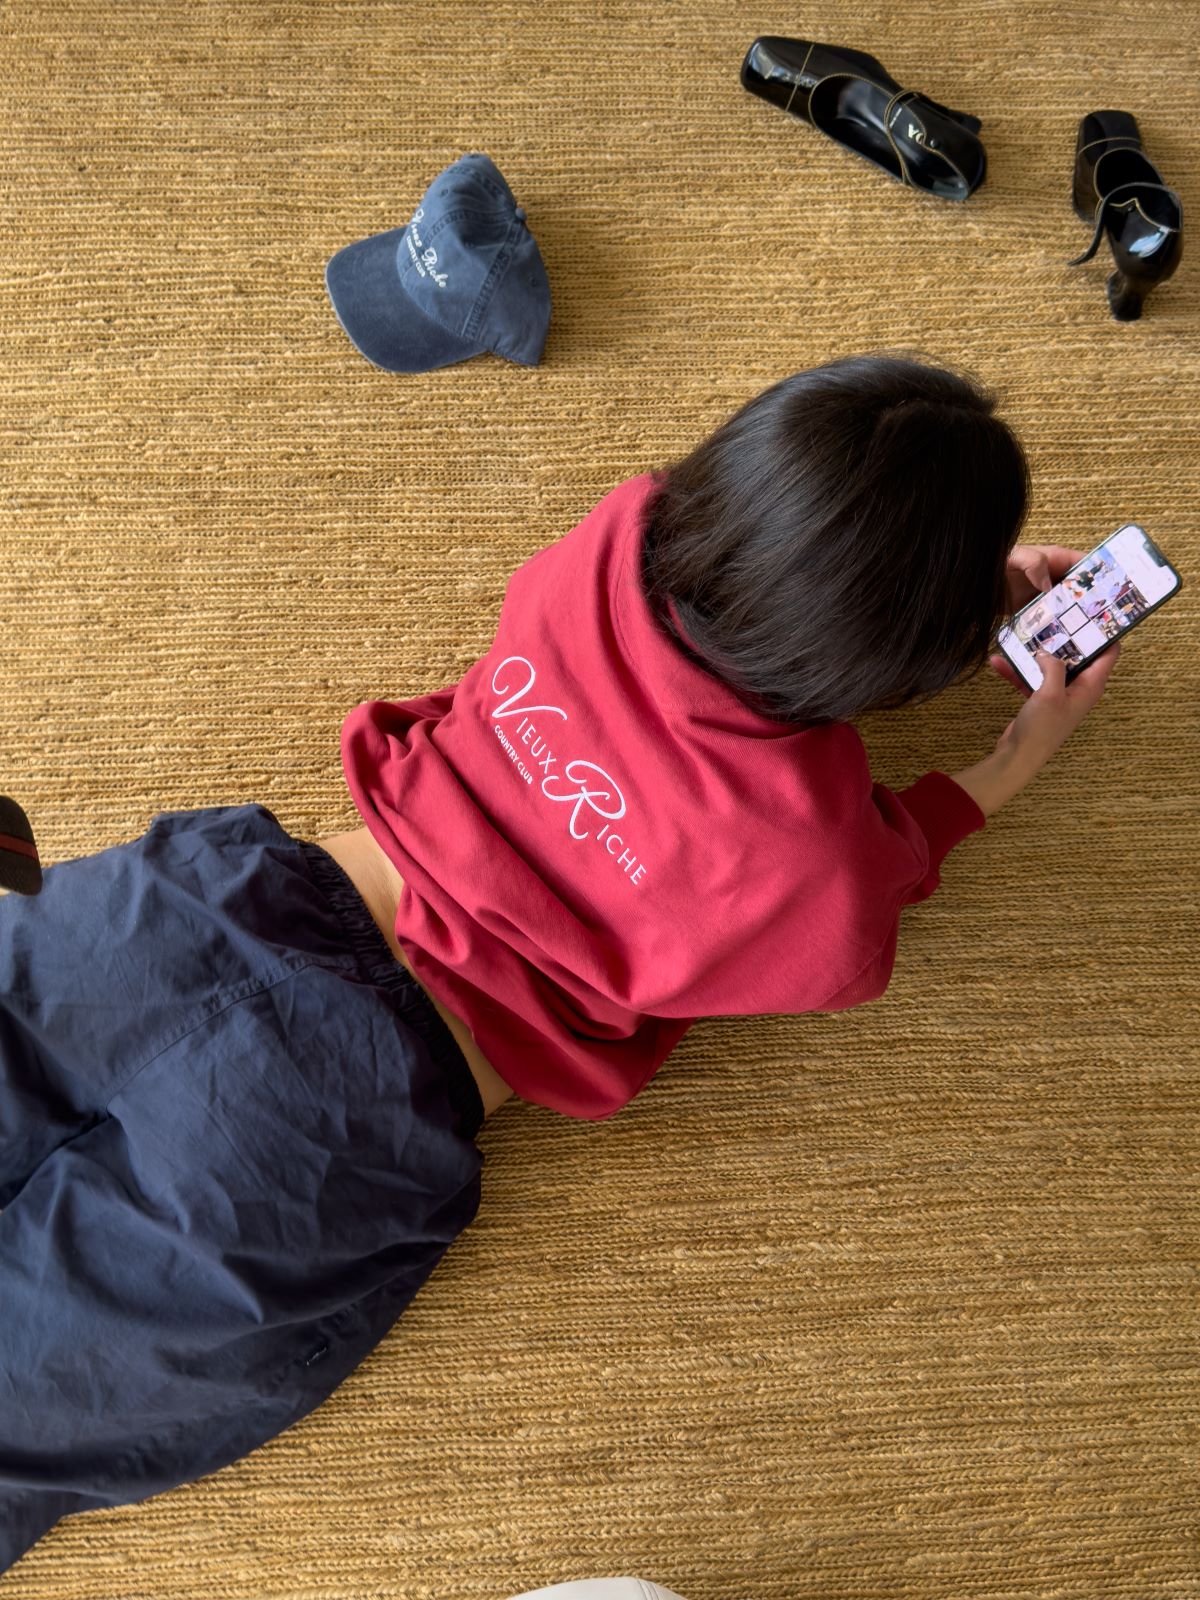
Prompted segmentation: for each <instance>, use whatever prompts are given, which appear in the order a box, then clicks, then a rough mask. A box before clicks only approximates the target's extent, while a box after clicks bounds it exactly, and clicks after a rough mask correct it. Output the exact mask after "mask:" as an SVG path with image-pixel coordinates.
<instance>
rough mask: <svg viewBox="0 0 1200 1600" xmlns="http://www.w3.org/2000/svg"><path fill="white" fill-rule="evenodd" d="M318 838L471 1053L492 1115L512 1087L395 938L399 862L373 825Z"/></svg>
mask: <svg viewBox="0 0 1200 1600" xmlns="http://www.w3.org/2000/svg"><path fill="white" fill-rule="evenodd" d="M313 842H314V843H315V844H319V845H320V847H321V849H322V850H324V851H326V852H327V853H328V854H329V855H331V856H332V857H333V859H334V860H335V861H336V862H337V864H338V866H339V867H341V869H342V871H343V872H344V873H345V874H346V876H347V877H348V878H349V879H350V881H351V883H353V885H354V887H355V888H356V889H357V890H358V892H359V894H360V895H362V897H363V899H364V901H365V902H366V905H367V909H368V910H369V911H370V913H371V916H372V917H373V918H374V919H375V922H376V924H377V925H378V927H379V931H380V933H382V934H383V937H384V938H385V939H386V940H387V944H388V949H389V950H390V951H391V952H392V954H393V955H394V956H395V958H396V960H397V961H399V962H400V964H401V965H402V966H403V967H404V968H405V969H406V970H407V971H408V972H409V973H410V974H411V976H412V977H413V979H414V980H415V982H416V983H417V985H418V986H419V987H420V988H421V989H422V990H423V991H424V992H425V994H427V995H429V998H430V1000H431V1001H432V1002H433V1005H434V1008H435V1009H436V1011H437V1013H438V1015H439V1016H440V1017H441V1019H442V1021H443V1022H444V1023H445V1024H446V1026H447V1027H448V1028H449V1029H450V1032H451V1033H452V1034H453V1035H454V1037H455V1039H456V1040H457V1042H458V1046H459V1048H460V1049H461V1051H462V1053H463V1055H464V1056H465V1057H466V1058H467V1065H468V1066H469V1067H470V1069H471V1072H472V1073H473V1075H474V1078H475V1082H476V1083H477V1084H478V1085H479V1094H480V1098H481V1099H482V1101H483V1110H484V1115H485V1116H490V1115H491V1114H492V1112H493V1111H495V1109H496V1107H497V1106H500V1105H503V1104H504V1102H505V1101H506V1100H508V1099H509V1098H510V1097H511V1095H512V1092H513V1091H512V1090H511V1089H510V1088H509V1086H508V1084H507V1083H505V1081H504V1079H503V1078H502V1077H501V1076H500V1074H499V1073H498V1072H497V1071H496V1069H495V1067H493V1066H492V1065H491V1064H490V1062H488V1061H487V1060H486V1059H485V1057H484V1055H483V1052H482V1051H481V1050H480V1048H479V1046H478V1045H477V1044H476V1043H475V1040H474V1038H473V1037H472V1034H471V1030H470V1028H468V1026H467V1024H466V1023H465V1022H464V1021H463V1019H462V1018H461V1017H459V1016H456V1015H455V1014H454V1012H453V1011H451V1010H449V1009H448V1007H446V1006H444V1005H443V1004H442V1002H441V1001H440V1000H438V999H437V998H436V997H435V996H434V995H432V994H429V990H428V989H427V988H426V987H425V985H424V984H423V983H422V982H421V980H420V978H418V977H417V975H416V973H415V972H413V969H412V963H411V962H410V961H409V959H408V957H407V956H406V955H405V953H404V951H403V950H402V949H401V947H400V942H399V940H398V939H397V938H396V908H397V907H398V906H399V904H400V895H401V892H402V891H403V889H404V879H403V878H402V877H401V876H400V874H399V873H398V872H397V871H396V867H395V864H394V863H393V862H392V861H390V860H389V859H388V857H387V856H386V855H384V853H383V851H382V850H381V849H380V847H379V846H378V845H377V844H376V843H375V840H374V838H373V837H372V835H371V832H370V830H369V829H368V828H365V827H363V828H355V829H354V830H353V832H351V833H335V834H332V835H331V836H330V837H329V838H327V839H316V840H314V841H313Z"/></svg>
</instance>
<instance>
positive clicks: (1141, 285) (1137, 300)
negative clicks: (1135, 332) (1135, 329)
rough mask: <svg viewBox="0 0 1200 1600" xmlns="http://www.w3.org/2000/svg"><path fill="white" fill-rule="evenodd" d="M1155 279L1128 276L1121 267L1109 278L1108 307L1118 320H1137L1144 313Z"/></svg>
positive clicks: (1107, 288)
mask: <svg viewBox="0 0 1200 1600" xmlns="http://www.w3.org/2000/svg"><path fill="white" fill-rule="evenodd" d="M1154 283H1155V280H1153V279H1146V278H1129V277H1126V275H1125V273H1123V272H1122V271H1121V270H1120V269H1119V268H1118V270H1117V271H1116V272H1114V273H1113V275H1112V277H1111V278H1109V280H1108V284H1107V286H1106V292H1107V294H1108V308H1109V310H1110V311H1111V312H1112V314H1113V316H1114V317H1116V319H1117V321H1118V322H1136V321H1137V320H1138V318H1139V317H1140V316H1141V314H1142V306H1143V304H1144V303H1145V301H1146V299H1147V297H1148V295H1149V293H1150V291H1151V289H1153V288H1154Z"/></svg>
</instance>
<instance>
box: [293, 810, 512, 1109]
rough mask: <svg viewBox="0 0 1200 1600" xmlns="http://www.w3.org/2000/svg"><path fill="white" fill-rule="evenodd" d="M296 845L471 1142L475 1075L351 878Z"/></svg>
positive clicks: (324, 856) (323, 853) (315, 848)
mask: <svg viewBox="0 0 1200 1600" xmlns="http://www.w3.org/2000/svg"><path fill="white" fill-rule="evenodd" d="M296 843H297V844H298V845H299V846H300V849H301V850H302V852H303V853H304V858H305V860H306V862H307V863H308V866H309V870H310V871H311V872H312V875H313V880H314V882H316V883H318V884H319V885H320V886H321V888H322V889H324V890H325V892H326V894H327V895H328V896H329V903H330V905H332V907H333V909H334V910H335V911H336V912H337V915H338V917H339V919H340V920H341V922H342V924H343V926H344V927H345V930H346V941H347V943H348V945H349V946H350V948H351V950H353V952H354V954H355V956H356V957H357V959H358V963H359V966H360V968H361V969H362V972H363V976H364V977H367V978H369V979H370V980H371V982H372V983H374V984H377V985H378V986H379V987H380V988H381V989H386V990H387V992H388V995H389V996H390V998H391V1000H392V1002H393V1004H394V1005H395V1007H396V1010H397V1012H398V1013H399V1015H400V1016H401V1018H402V1019H403V1020H404V1021H405V1022H407V1023H408V1024H409V1025H410V1026H411V1027H412V1028H414V1029H415V1030H416V1031H417V1032H418V1033H419V1034H420V1035H421V1037H422V1038H423V1039H424V1040H425V1042H426V1044H427V1045H428V1046H429V1053H430V1055H431V1056H432V1058H433V1061H434V1064H435V1065H436V1066H437V1068H438V1070H439V1071H440V1072H441V1073H442V1074H443V1076H444V1078H445V1080H446V1085H447V1088H448V1090H449V1095H450V1103H451V1104H452V1105H453V1107H454V1110H455V1113H456V1115H457V1117H458V1132H459V1133H460V1134H461V1135H462V1136H463V1137H464V1138H466V1139H474V1137H475V1135H476V1134H477V1133H478V1132H479V1130H480V1128H481V1127H482V1126H483V1101H482V1099H481V1098H480V1094H479V1085H478V1084H477V1083H476V1082H475V1074H474V1073H473V1072H472V1071H471V1068H470V1064H469V1063H468V1061H467V1058H466V1056H465V1055H463V1053H462V1050H461V1048H460V1046H459V1043H458V1040H457V1039H456V1038H455V1037H454V1035H453V1034H452V1033H451V1032H450V1029H449V1028H448V1027H447V1026H446V1024H445V1022H443V1020H442V1018H441V1017H440V1016H439V1014H438V1011H437V1008H436V1007H435V1006H434V1004H433V1001H432V1000H431V999H430V998H429V996H428V995H427V994H426V993H425V990H424V989H422V987H421V985H420V984H419V983H418V982H417V980H416V979H415V978H414V977H413V975H412V973H411V972H409V970H408V968H407V967H406V966H404V965H403V964H402V963H401V962H399V961H397V960H396V957H395V956H394V955H393V954H392V951H391V949H390V948H389V946H388V942H387V940H386V939H385V938H384V937H383V934H382V932H381V931H380V929H379V927H378V925H377V924H376V921H375V918H374V917H373V916H372V915H371V912H370V910H369V908H368V906H367V903H366V901H365V900H364V899H363V897H362V895H361V894H359V892H358V890H357V889H356V888H355V886H354V882H353V880H352V879H351V878H349V877H348V876H347V875H346V873H345V872H344V871H343V869H342V867H341V866H340V865H339V863H338V862H336V861H335V860H334V859H333V857H332V856H331V855H330V854H329V852H328V851H327V850H322V848H321V846H320V845H319V844H314V843H313V842H312V840H311V839H298V840H297V841H296Z"/></svg>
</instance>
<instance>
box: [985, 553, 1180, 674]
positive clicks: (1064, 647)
mask: <svg viewBox="0 0 1200 1600" xmlns="http://www.w3.org/2000/svg"><path fill="white" fill-rule="evenodd" d="M1149 606H1150V602H1149V601H1148V600H1147V599H1146V596H1145V595H1144V594H1143V593H1142V591H1141V590H1140V589H1139V588H1138V586H1137V585H1136V584H1135V583H1134V581H1133V579H1132V578H1131V577H1130V576H1129V573H1128V572H1127V571H1126V569H1125V567H1124V566H1123V564H1122V562H1121V559H1120V557H1119V556H1118V555H1116V553H1115V552H1114V551H1113V549H1112V547H1111V546H1110V545H1106V544H1105V545H1101V546H1100V548H1099V549H1098V550H1097V551H1096V552H1095V554H1094V555H1092V556H1090V557H1089V558H1088V560H1087V561H1086V562H1085V563H1084V565H1083V566H1081V567H1080V568H1079V569H1078V570H1077V571H1075V572H1072V573H1071V574H1069V576H1067V577H1065V578H1064V579H1063V580H1062V581H1061V583H1058V584H1056V585H1055V586H1054V588H1053V589H1051V590H1050V591H1049V592H1048V593H1047V594H1044V595H1042V597H1041V599H1040V600H1035V601H1034V602H1033V604H1032V605H1030V606H1027V607H1026V608H1025V610H1024V611H1022V612H1021V613H1020V614H1019V615H1018V616H1016V617H1014V618H1013V623H1012V631H1013V633H1014V634H1015V635H1016V637H1017V638H1018V639H1019V640H1020V641H1021V643H1022V644H1023V645H1024V646H1025V648H1026V650H1028V651H1029V654H1030V655H1033V654H1035V652H1036V651H1037V649H1038V647H1039V645H1040V646H1041V648H1042V649H1043V650H1048V651H1049V652H1050V653H1051V654H1052V655H1056V656H1058V657H1059V659H1060V660H1061V661H1064V662H1065V663H1066V664H1067V666H1068V667H1073V666H1077V665H1078V664H1079V663H1080V662H1082V661H1086V660H1087V659H1088V657H1089V656H1093V655H1095V653H1096V651H1097V650H1100V649H1102V648H1103V647H1104V645H1105V644H1107V642H1108V641H1109V639H1113V638H1115V637H1116V635H1117V634H1118V633H1120V631H1121V629H1122V628H1127V627H1128V626H1129V624H1130V623H1131V622H1133V621H1134V620H1135V618H1137V617H1140V616H1141V615H1142V613H1143V612H1144V611H1147V610H1148V609H1149Z"/></svg>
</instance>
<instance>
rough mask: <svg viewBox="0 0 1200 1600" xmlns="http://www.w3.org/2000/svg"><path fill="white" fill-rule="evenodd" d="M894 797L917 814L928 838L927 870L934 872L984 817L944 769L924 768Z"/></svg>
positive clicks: (915, 815)
mask: <svg viewBox="0 0 1200 1600" xmlns="http://www.w3.org/2000/svg"><path fill="white" fill-rule="evenodd" d="M896 798H897V800H899V801H900V803H901V804H902V805H903V806H904V808H905V810H906V811H909V812H911V814H912V815H913V816H914V817H915V818H916V820H917V823H918V825H919V826H920V829H921V832H922V833H923V834H924V835H925V837H926V839H928V841H929V870H930V872H931V873H936V872H937V869H938V868H939V867H940V866H941V864H942V862H943V861H944V860H945V859H946V857H947V855H949V853H950V851H951V850H953V849H954V846H955V845H956V844H961V842H962V841H963V840H964V839H965V838H966V837H967V835H968V834H969V833H975V832H976V831H977V830H978V829H980V828H982V827H983V825H984V824H985V823H986V821H987V818H986V817H985V816H984V814H983V812H982V811H981V810H980V809H979V807H978V806H977V805H976V803H975V801H974V800H972V798H971V796H970V795H969V794H968V793H967V791H966V790H965V789H964V788H963V787H962V785H961V784H957V783H955V781H954V779H953V778H949V777H947V776H946V774H945V773H944V772H927V773H926V774H925V775H924V777H922V778H918V779H917V781H916V783H914V784H912V785H910V787H909V788H907V789H897V790H896Z"/></svg>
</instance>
